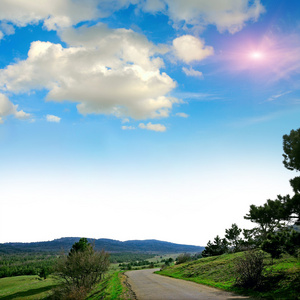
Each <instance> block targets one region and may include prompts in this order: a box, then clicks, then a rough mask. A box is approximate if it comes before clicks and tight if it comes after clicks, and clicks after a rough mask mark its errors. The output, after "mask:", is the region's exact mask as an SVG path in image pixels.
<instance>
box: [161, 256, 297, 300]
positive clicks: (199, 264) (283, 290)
mask: <svg viewBox="0 0 300 300" xmlns="http://www.w3.org/2000/svg"><path fill="white" fill-rule="evenodd" d="M242 255H243V253H235V254H224V255H221V256H214V257H208V258H202V259H199V260H196V261H192V262H188V263H185V264H181V265H175V266H172V267H170V268H167V269H165V270H163V271H160V272H158V274H161V275H166V276H170V277H175V278H180V279H185V280H190V281H194V282H197V283H201V284H206V285H209V286H213V287H217V288H221V289H224V290H228V291H234V292H237V293H240V294H244V295H251V296H254V297H257V298H261V297H263V298H264V299H299V298H298V297H299V295H300V276H299V274H300V263H299V259H296V258H294V257H291V256H284V257H283V258H281V259H274V262H273V265H272V264H271V263H272V262H271V258H270V257H269V256H268V255H267V254H266V255H265V259H264V263H265V264H266V267H265V271H264V281H263V285H262V287H261V288H260V289H259V290H256V291H254V290H247V289H242V288H238V287H236V286H235V273H234V263H235V260H236V259H237V258H238V257H240V256H242Z"/></svg>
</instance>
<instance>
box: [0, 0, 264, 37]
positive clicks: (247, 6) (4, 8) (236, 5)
mask: <svg viewBox="0 0 300 300" xmlns="http://www.w3.org/2000/svg"><path fill="white" fill-rule="evenodd" d="M130 4H134V5H135V4H136V5H137V6H138V7H139V8H140V9H142V10H144V11H146V12H150V13H157V12H162V13H165V14H166V15H168V16H169V18H171V19H172V20H173V22H175V23H176V24H180V23H182V21H183V22H184V24H189V25H193V26H202V27H203V26H206V25H208V24H214V25H215V26H216V27H217V28H218V30H219V31H220V32H223V31H226V30H228V31H229V32H231V33H235V32H237V31H239V30H241V29H242V27H243V26H244V25H245V22H247V21H250V20H253V21H255V20H257V18H258V17H259V16H260V14H262V13H263V12H264V7H263V6H262V4H261V3H260V0H254V1H249V0H210V1H207V0H145V1H140V0H81V1H76V0H51V1H50V0H48V1H47V0H46V1H36V0H1V1H0V20H4V21H6V22H11V23H13V24H15V25H17V26H26V25H27V24H36V23H38V22H40V21H42V22H43V24H44V26H45V28H47V29H48V30H53V29H54V30H57V29H59V28H66V27H69V26H72V25H75V24H78V23H79V22H82V21H87V20H95V19H99V18H103V17H107V16H109V15H110V14H112V13H113V12H115V11H117V10H120V9H122V8H126V7H128V6H129V5H130Z"/></svg>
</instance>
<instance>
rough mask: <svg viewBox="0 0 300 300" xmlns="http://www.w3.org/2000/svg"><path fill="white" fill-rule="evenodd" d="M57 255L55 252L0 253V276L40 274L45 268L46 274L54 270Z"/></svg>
mask: <svg viewBox="0 0 300 300" xmlns="http://www.w3.org/2000/svg"><path fill="white" fill-rule="evenodd" d="M56 259H57V255H55V254H53V253H47V252H42V253H22V254H2V255H0V278H3V277H12V276H21V275H40V273H41V271H42V270H44V271H45V273H46V274H51V273H52V272H53V266H54V264H55V261H56Z"/></svg>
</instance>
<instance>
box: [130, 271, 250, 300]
mask: <svg viewBox="0 0 300 300" xmlns="http://www.w3.org/2000/svg"><path fill="white" fill-rule="evenodd" d="M158 270H159V269H150V270H149V269H148V270H139V271H129V272H126V275H127V276H128V283H129V284H130V286H131V288H132V290H133V292H134V293H135V295H136V297H137V299H138V300H189V299H197V300H200V299H203V300H207V299H210V300H217V299H222V300H224V299H249V298H248V297H243V296H238V295H234V294H232V293H229V292H226V291H221V290H218V289H214V288H211V287H208V286H205V285H201V284H197V283H194V282H190V281H185V280H180V279H175V278H169V277H165V276H161V275H157V274H154V273H153V272H155V271H158Z"/></svg>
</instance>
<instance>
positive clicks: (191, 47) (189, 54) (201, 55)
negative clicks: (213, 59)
mask: <svg viewBox="0 0 300 300" xmlns="http://www.w3.org/2000/svg"><path fill="white" fill-rule="evenodd" d="M173 47H174V50H175V55H176V56H177V57H178V58H179V59H181V60H183V61H184V62H186V63H190V62H191V61H194V60H202V59H205V58H206V57H208V56H210V55H212V54H213V53H214V50H213V47H211V46H205V45H204V42H203V41H202V40H201V39H198V38H196V37H194V36H192V35H183V36H181V37H178V38H176V39H175V40H174V41H173Z"/></svg>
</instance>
